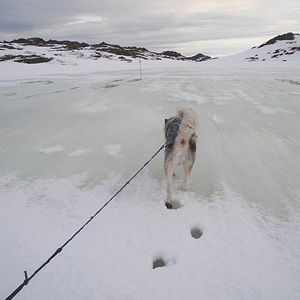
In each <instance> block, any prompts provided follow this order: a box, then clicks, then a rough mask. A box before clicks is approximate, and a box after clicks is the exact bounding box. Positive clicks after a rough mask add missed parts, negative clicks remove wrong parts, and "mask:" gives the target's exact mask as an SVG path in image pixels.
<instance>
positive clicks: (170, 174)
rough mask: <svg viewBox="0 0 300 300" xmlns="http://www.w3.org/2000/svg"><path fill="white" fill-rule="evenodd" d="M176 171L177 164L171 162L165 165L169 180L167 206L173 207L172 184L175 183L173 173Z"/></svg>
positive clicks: (167, 179)
mask: <svg viewBox="0 0 300 300" xmlns="http://www.w3.org/2000/svg"><path fill="white" fill-rule="evenodd" d="M174 171H175V166H174V165H173V164H169V165H168V166H167V167H165V176H166V181H167V198H166V206H167V208H172V185H173V182H172V181H173V180H172V177H173V174H174Z"/></svg>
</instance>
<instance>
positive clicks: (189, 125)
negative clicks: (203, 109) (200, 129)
mask: <svg viewBox="0 0 300 300" xmlns="http://www.w3.org/2000/svg"><path fill="white" fill-rule="evenodd" d="M177 114H178V116H179V117H180V118H181V123H180V128H179V133H182V134H193V133H194V132H195V130H196V128H197V126H198V112H197V111H196V109H195V108H194V107H191V106H188V107H183V108H181V109H179V110H178V112H177Z"/></svg>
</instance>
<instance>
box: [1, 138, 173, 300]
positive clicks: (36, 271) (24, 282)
mask: <svg viewBox="0 0 300 300" xmlns="http://www.w3.org/2000/svg"><path fill="white" fill-rule="evenodd" d="M167 144H168V143H164V144H163V145H162V146H161V147H160V148H159V149H158V150H157V151H156V152H155V154H154V155H153V156H152V157H151V158H150V159H149V160H148V161H147V162H146V163H145V164H144V165H143V166H142V167H141V168H140V169H139V170H138V171H137V172H136V173H135V174H134V175H133V176H132V177H131V178H130V179H129V180H128V181H127V182H126V183H125V184H124V185H123V186H122V187H121V188H120V189H119V190H118V191H117V192H116V193H115V194H114V195H113V196H112V197H111V198H110V199H109V200H108V201H107V202H106V203H105V204H104V205H103V206H102V207H101V208H100V209H99V210H98V211H97V212H96V213H95V214H94V215H93V216H92V217H91V218H90V219H89V220H88V221H87V222H86V223H85V224H84V225H83V226H81V227H80V228H79V229H78V230H77V231H76V232H75V233H74V234H73V235H72V236H71V238H69V239H68V240H67V241H66V242H65V243H64V244H63V245H62V246H61V247H59V248H58V249H57V250H56V251H55V252H54V253H53V254H52V255H51V256H50V257H49V258H48V259H47V261H46V262H44V263H43V264H42V265H41V266H40V267H39V268H38V269H36V270H35V271H34V272H33V274H32V275H31V276H29V277H28V276H27V271H25V272H24V274H25V280H24V281H23V283H22V284H21V285H20V286H19V287H17V288H16V289H15V290H14V291H13V292H12V293H11V294H10V295H9V296H8V297H7V298H6V299H5V300H10V299H13V298H14V297H15V296H16V295H17V294H18V293H19V292H20V291H21V290H22V289H23V287H24V286H25V285H27V284H28V283H29V281H30V280H31V279H32V278H33V277H34V276H35V275H36V274H37V273H38V272H40V271H41V270H42V269H43V268H44V267H45V266H46V265H47V264H48V263H50V261H51V260H52V259H53V258H54V257H55V256H56V255H57V254H59V253H60V252H61V251H62V250H63V248H64V247H65V246H67V245H68V244H69V243H70V242H71V241H72V240H73V239H74V238H75V236H76V235H77V234H79V233H80V232H81V231H82V230H83V228H84V227H85V226H87V225H88V224H89V223H90V222H91V221H92V220H93V219H94V218H95V217H96V216H97V215H98V214H99V213H100V212H101V211H102V210H103V209H104V208H105V207H106V206H107V205H108V204H109V203H110V202H111V201H112V200H113V199H114V198H115V197H116V196H117V195H118V194H119V193H120V192H121V191H122V190H123V189H124V188H125V187H126V186H127V185H128V184H129V183H130V182H131V181H132V180H133V179H134V178H135V177H136V176H137V175H138V174H139V173H140V172H141V171H142V170H143V169H144V168H145V167H146V166H147V165H148V163H149V162H150V161H151V160H152V159H153V158H154V157H155V156H156V155H157V154H158V153H159V152H160V151H161V150H162V149H163V148H164V147H166V146H167Z"/></svg>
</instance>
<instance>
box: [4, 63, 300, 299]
mask: <svg viewBox="0 0 300 300" xmlns="http://www.w3.org/2000/svg"><path fill="white" fill-rule="evenodd" d="M297 62H298V61H296V62H295V61H294V64H293V66H292V64H285V62H279V61H275V60H274V61H273V62H269V64H268V65H265V64H264V63H265V62H243V63H241V61H236V62H235V63H234V60H231V63H229V61H228V58H224V59H220V60H214V61H209V62H205V63H192V62H178V61H167V60H166V61H158V62H157V61H143V62H142V68H143V80H138V79H139V69H138V68H139V66H138V60H135V61H133V62H132V63H131V64H128V63H126V62H120V61H117V60H116V61H110V60H104V59H103V60H98V61H91V60H88V59H86V60H82V59H81V58H79V59H77V61H76V66H75V65H58V64H57V65H55V64H40V65H36V66H35V65H34V66H33V65H30V66H28V65H24V64H17V63H12V62H2V63H1V69H0V78H1V81H0V105H1V110H0V124H1V126H0V136H1V144H0V166H1V167H0V199H1V202H0V205H1V209H0V240H1V252H0V269H1V271H2V272H1V274H0V296H1V298H2V299H3V298H5V297H7V296H8V295H9V294H10V293H11V292H12V291H13V290H14V289H15V288H17V287H18V286H19V285H20V284H21V283H22V282H23V280H24V277H23V274H24V270H27V272H28V275H29V276H30V275H31V274H32V273H33V272H34V271H35V270H36V269H37V268H38V267H39V266H40V265H41V264H42V263H43V262H45V261H46V260H47V259H48V258H49V257H50V256H51V255H52V254H53V253H54V252H55V250H56V249H57V248H58V247H60V246H61V245H63V244H64V243H65V241H66V240H68V239H69V238H70V237H71V236H72V235H73V234H74V233H75V232H76V231H77V230H78V229H79V228H80V227H81V226H82V225H83V224H84V223H85V222H86V221H87V220H89V219H90V217H91V216H92V215H93V214H94V213H95V212H96V211H97V210H98V209H99V208H100V207H101V206H102V205H103V204H104V203H105V202H106V201H107V200H108V199H110V197H111V196H112V195H113V194H115V193H116V192H117V191H118V190H119V189H120V188H121V186H122V185H123V184H125V183H126V182H127V181H128V179H129V178H130V177H131V176H132V175H133V174H134V173H135V172H136V171H137V170H138V169H139V168H140V167H142V166H143V164H144V163H145V162H146V161H147V160H148V159H149V158H150V157H151V156H152V155H153V154H154V153H155V152H156V151H157V150H158V149H159V147H160V146H161V145H162V144H163V142H164V140H163V126H164V119H165V118H168V117H170V116H172V115H173V114H174V113H175V111H176V109H177V108H179V107H182V106H185V105H193V106H194V107H196V109H197V110H198V113H199V128H198V130H197V135H198V148H197V160H196V163H195V167H194V169H193V172H192V175H191V180H192V182H191V190H190V191H188V192H185V191H183V190H182V189H181V187H182V171H181V170H179V171H178V172H177V176H176V177H175V179H174V193H173V198H174V203H175V209H173V210H167V209H166V208H165V206H164V198H165V182H164V174H163V167H162V161H163V153H162V152H161V153H159V154H158V156H157V157H155V158H154V159H153V161H151V163H150V164H149V165H148V166H147V167H146V168H145V170H143V171H142V172H141V173H140V174H139V175H138V176H137V177H136V178H135V179H134V180H133V181H132V182H131V183H130V184H129V185H128V186H127V187H126V188H125V189H124V190H123V191H122V192H121V193H120V194H119V195H118V196H117V197H116V198H115V199H114V200H113V201H112V202H111V203H110V204H109V205H108V206H107V207H106V208H105V209H104V210H103V211H102V212H101V213H100V214H99V215H97V217H96V218H94V219H93V221H92V222H91V223H90V224H89V225H88V226H87V227H86V228H85V229H84V230H83V231H82V232H81V233H80V234H79V235H78V236H77V237H76V238H75V239H74V240H72V241H71V242H70V243H69V244H68V245H67V246H66V247H65V248H64V250H63V251H62V252H61V253H60V254H59V255H57V257H55V259H53V260H52V261H51V262H50V264H48V265H47V267H46V268H45V269H43V270H42V271H41V272H40V273H39V274H38V275H36V276H35V277H34V278H33V279H32V280H31V281H30V283H29V284H28V285H27V286H26V287H24V289H23V290H22V291H21V292H20V293H19V294H18V296H16V299H25V300H26V299H45V300H47V299H72V300H74V299H75V300H76V299H105V300H106V299H131V300H132V299H133V300H135V299H143V300H144V299H146V300H147V299H149V300H150V299H172V300H174V299H175V300H176V299H178V300H179V299H222V300H224V299H225V300H226V299H230V300H232V299H233V300H234V299H299V298H300V285H299V282H300V252H299V248H300V231H299V228H300V227H299V226H300V206H299V200H300V188H299V187H300V168H299V166H300V133H299V130H298V128H299V120H300V118H299V114H300V105H299V95H300V84H299V83H300V72H299V64H298V67H296V63H297ZM254 66H256V67H254ZM195 232H198V233H199V232H201V233H202V236H201V237H200V238H195ZM200 235H201V234H200ZM193 236H194V237H193ZM157 260H160V261H161V264H162V265H163V264H165V266H162V267H157V268H155V269H153V264H154V262H155V261H157Z"/></svg>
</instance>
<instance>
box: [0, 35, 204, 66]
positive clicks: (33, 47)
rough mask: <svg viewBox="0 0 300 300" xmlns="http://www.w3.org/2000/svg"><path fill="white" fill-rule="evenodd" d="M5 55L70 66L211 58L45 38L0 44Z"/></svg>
mask: <svg viewBox="0 0 300 300" xmlns="http://www.w3.org/2000/svg"><path fill="white" fill-rule="evenodd" d="M1 50H2V51H1ZM1 52H2V56H1V57H0V62H1V61H7V60H13V61H15V62H19V63H27V64H36V63H45V62H50V61H54V62H59V63H61V64H68V59H67V57H70V56H71V57H72V56H73V57H76V58H77V59H93V60H97V59H99V58H106V59H110V60H116V59H118V60H120V61H125V62H128V63H130V62H132V59H135V58H137V57H139V58H141V59H144V60H162V59H172V60H180V61H198V62H199V61H204V60H207V59H210V57H209V56H206V55H203V54H201V53H199V54H197V55H195V56H192V57H185V56H183V55H182V54H180V53H178V52H175V51H164V52H162V53H155V52H151V51H149V50H147V49H146V48H137V47H121V46H119V45H112V44H107V43H105V42H102V43H100V44H94V45H89V44H86V43H79V42H71V41H56V40H49V41H44V40H43V39H41V38H29V39H16V40H13V41H11V42H0V55H1Z"/></svg>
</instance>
